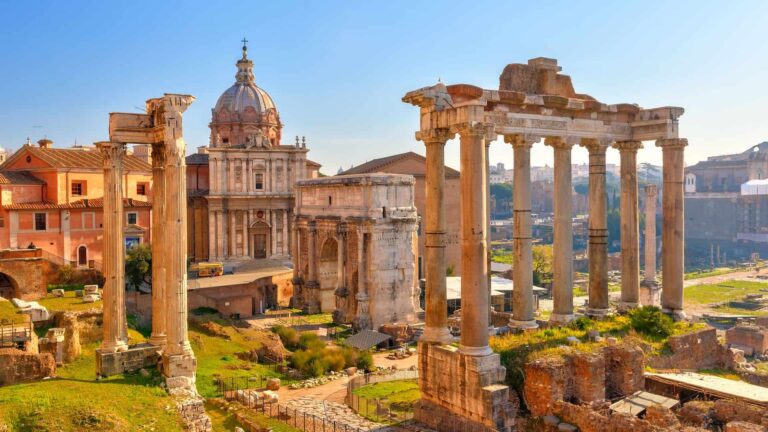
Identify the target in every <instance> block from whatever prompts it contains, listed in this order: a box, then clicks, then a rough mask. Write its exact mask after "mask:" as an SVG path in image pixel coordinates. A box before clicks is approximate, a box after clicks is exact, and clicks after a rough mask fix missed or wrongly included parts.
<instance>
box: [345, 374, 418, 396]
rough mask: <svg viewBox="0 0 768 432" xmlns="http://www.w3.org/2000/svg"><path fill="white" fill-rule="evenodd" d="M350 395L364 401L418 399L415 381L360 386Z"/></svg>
mask: <svg viewBox="0 0 768 432" xmlns="http://www.w3.org/2000/svg"><path fill="white" fill-rule="evenodd" d="M352 393H354V394H356V395H358V396H360V397H364V398H366V399H390V400H395V399H402V400H413V401H416V400H418V399H419V395H420V392H419V382H418V381H417V380H415V379H414V380H398V381H385V382H380V383H375V384H368V385H365V386H362V387H360V388H358V389H356V390H354V391H353V392H352Z"/></svg>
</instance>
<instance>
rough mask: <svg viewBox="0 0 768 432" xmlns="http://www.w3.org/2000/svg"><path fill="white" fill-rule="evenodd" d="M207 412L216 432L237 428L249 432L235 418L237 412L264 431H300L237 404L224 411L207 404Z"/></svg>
mask: <svg viewBox="0 0 768 432" xmlns="http://www.w3.org/2000/svg"><path fill="white" fill-rule="evenodd" d="M205 412H206V413H207V414H208V416H209V417H210V418H211V425H212V426H213V430H214V431H215V432H219V431H233V430H235V428H236V427H241V428H243V429H245V430H248V429H247V428H246V427H245V425H243V424H242V423H240V422H239V421H238V420H237V418H236V416H235V412H238V413H240V414H241V415H244V416H245V417H246V418H247V419H248V420H249V421H250V422H252V423H254V424H257V425H259V426H261V427H262V428H264V429H267V428H268V429H269V430H270V431H273V432H298V431H299V429H296V428H294V427H292V426H288V425H287V424H285V423H282V422H280V421H277V420H274V419H272V418H269V417H267V416H264V415H262V414H259V413H257V412H255V411H251V410H248V409H247V408H245V407H244V406H243V405H241V404H239V403H237V402H229V403H228V408H227V409H226V410H225V409H222V408H221V407H220V406H219V405H217V404H214V403H210V402H206V404H205Z"/></svg>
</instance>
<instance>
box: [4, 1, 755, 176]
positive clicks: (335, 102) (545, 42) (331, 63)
mask: <svg viewBox="0 0 768 432" xmlns="http://www.w3.org/2000/svg"><path fill="white" fill-rule="evenodd" d="M766 22H768V2H766V1H748V0H743V1H738V2H716V1H703V0H698V1H650V0H645V1H630V0H627V1H620V2H619V1H608V0H605V1H602V2H599V1H577V2H574V1H572V0H571V1H530V2H518V1H498V2H493V1H482V0H476V1H473V2H466V1H448V0H441V1H415V0H409V1H399V0H388V1H296V2H293V1H279V2H274V1H270V2H261V1H247V2H237V1H227V2H211V1H184V2H173V1H163V2H159V1H131V2H104V1H94V2H80V1H68V2H59V1H51V2H40V1H23V2H18V1H17V2H4V3H3V5H2V9H0V146H2V147H4V148H6V149H8V150H15V149H17V148H18V147H19V146H20V145H21V144H23V143H24V142H25V141H26V138H27V137H30V138H31V139H32V140H33V141H36V140H38V139H40V138H42V137H44V136H47V137H48V138H50V139H52V140H53V141H54V142H55V145H56V146H58V147H69V146H71V145H72V144H74V143H75V142H77V143H79V144H91V143H93V142H95V141H103V140H106V139H108V133H107V132H108V131H107V126H108V124H107V123H108V113H109V112H140V111H142V110H143V108H142V107H143V106H144V101H145V100H146V99H148V98H151V97H157V96H160V95H162V94H163V93H188V94H192V95H194V96H196V98H197V100H196V101H195V103H194V104H193V105H192V106H191V107H190V108H189V110H188V111H187V112H186V114H185V117H184V129H185V130H184V134H185V138H186V141H187V145H188V149H189V152H190V153H191V152H194V151H195V149H196V148H197V147H198V146H203V145H207V144H208V141H209V129H208V123H209V122H210V116H211V108H212V107H213V106H214V105H215V103H216V100H217V98H218V96H219V95H220V94H221V93H222V92H223V91H224V90H226V89H227V88H228V87H229V86H230V85H232V84H233V82H234V75H235V71H236V69H235V62H236V61H237V59H238V58H239V57H240V54H241V51H240V47H241V42H240V40H241V39H242V38H243V37H245V38H247V39H248V40H249V41H250V42H249V44H248V45H249V50H248V53H249V56H250V57H251V58H252V59H253V61H254V73H255V75H256V83H257V85H259V86H260V87H262V88H263V89H265V90H266V91H267V92H268V93H269V94H270V95H271V96H272V98H273V99H274V101H275V103H276V105H277V108H278V110H279V111H280V117H281V120H282V121H283V123H284V125H285V126H284V129H283V142H284V143H286V144H287V143H292V142H293V137H294V136H295V135H301V136H306V138H307V143H308V147H309V148H310V153H309V158H310V159H312V160H315V161H317V162H319V163H321V164H322V165H323V169H322V171H323V172H325V173H328V174H334V173H336V171H337V170H338V169H339V167H340V166H342V167H344V168H345V169H346V168H349V167H350V166H352V165H357V164H360V163H363V162H365V161H367V160H370V159H374V158H378V157H383V156H387V155H392V154H395V153H400V152H406V151H415V152H417V153H421V154H424V146H423V144H422V143H420V142H418V141H415V139H414V132H415V131H416V130H417V129H418V110H417V108H416V107H413V106H411V105H407V104H405V103H403V102H402V101H401V100H400V99H401V98H402V96H403V95H404V94H405V93H406V92H407V91H409V90H413V89H416V88H420V87H424V86H427V85H432V84H434V83H435V82H437V80H438V79H441V80H442V81H443V82H445V83H447V84H457V83H467V84H473V85H477V86H480V87H483V88H489V89H495V88H498V77H499V74H500V73H501V71H502V70H503V68H504V66H505V65H507V64H509V63H525V62H527V60H528V59H530V58H534V57H550V58H556V59H558V62H559V65H560V66H561V67H562V69H563V71H562V73H564V74H567V75H570V76H571V78H572V81H573V84H574V87H575V90H576V91H577V92H578V93H587V94H590V95H592V96H593V97H595V98H596V99H598V100H599V101H601V102H604V103H637V104H639V105H640V106H641V107H646V108H651V107H656V106H668V105H672V106H682V107H684V108H685V114H684V115H683V116H682V117H681V119H680V136H681V137H684V138H687V139H688V142H689V146H688V148H687V150H686V163H687V164H689V165H690V164H693V163H695V162H697V161H699V160H702V159H706V157H707V156H712V155H716V154H723V153H734V152H740V151H743V150H746V149H747V148H748V147H749V146H751V145H754V144H757V143H759V142H762V141H768V105H767V104H766V103H765V102H766V101H768V85H767V82H766V81H767V80H768V37H766V36H767V34H768V31H767V30H766V26H765V23H766ZM458 147H459V146H458V142H451V143H449V145H448V146H447V148H446V163H447V164H448V165H450V166H453V167H455V168H458V167H459V148H458ZM638 159H639V161H640V162H651V163H657V164H658V163H660V162H661V151H660V150H659V149H657V148H655V147H654V145H653V143H652V142H646V143H645V148H644V149H643V150H641V151H640V153H639V155H638ZM573 161H574V162H575V163H582V162H586V161H587V153H586V151H585V150H584V149H581V148H575V149H574V151H573ZM490 162H491V163H494V164H495V163H497V162H503V163H505V164H506V165H507V166H508V167H511V166H512V163H513V160H512V150H511V148H510V146H509V145H507V144H504V143H503V141H501V140H499V141H497V142H496V143H495V144H494V145H492V146H491V156H490ZM608 162H609V163H611V162H613V163H617V162H618V151H616V150H609V152H608ZM532 163H533V164H534V165H545V164H549V165H551V164H552V150H551V149H550V148H548V147H545V146H544V145H543V144H538V145H536V146H534V149H533V153H532Z"/></svg>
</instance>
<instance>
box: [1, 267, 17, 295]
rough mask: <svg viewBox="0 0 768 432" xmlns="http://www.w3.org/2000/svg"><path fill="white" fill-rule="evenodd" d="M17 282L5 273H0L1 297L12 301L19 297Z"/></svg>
mask: <svg viewBox="0 0 768 432" xmlns="http://www.w3.org/2000/svg"><path fill="white" fill-rule="evenodd" d="M17 288H18V286H17V285H16V281H15V280H13V278H12V277H10V276H8V275H7V274H5V273H0V297H2V298H4V299H8V300H10V299H12V298H14V297H18V293H17V291H16V289H17Z"/></svg>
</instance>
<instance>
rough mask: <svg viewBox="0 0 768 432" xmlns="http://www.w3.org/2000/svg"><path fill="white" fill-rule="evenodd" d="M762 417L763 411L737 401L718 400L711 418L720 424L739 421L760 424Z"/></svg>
mask: <svg viewBox="0 0 768 432" xmlns="http://www.w3.org/2000/svg"><path fill="white" fill-rule="evenodd" d="M764 415H765V411H764V410H761V409H760V408H757V407H755V406H753V405H749V404H746V403H744V402H739V401H731V400H726V399H720V400H718V401H715V403H714V406H713V417H714V418H715V419H717V420H718V421H720V422H722V423H728V422H732V421H737V420H740V421H747V422H751V423H757V424H760V423H761V422H762V421H763V416H764Z"/></svg>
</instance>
